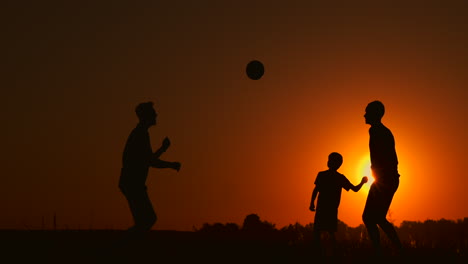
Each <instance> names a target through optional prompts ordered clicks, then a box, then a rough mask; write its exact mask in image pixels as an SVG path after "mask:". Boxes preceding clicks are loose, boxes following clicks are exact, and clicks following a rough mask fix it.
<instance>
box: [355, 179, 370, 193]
mask: <svg viewBox="0 0 468 264" xmlns="http://www.w3.org/2000/svg"><path fill="white" fill-rule="evenodd" d="M366 182H367V177H366V176H364V177H362V180H361V182H360V183H359V184H358V185H355V186H354V185H353V187H351V190H353V191H354V192H358V191H359V190H361V187H362V185H364V183H366Z"/></svg>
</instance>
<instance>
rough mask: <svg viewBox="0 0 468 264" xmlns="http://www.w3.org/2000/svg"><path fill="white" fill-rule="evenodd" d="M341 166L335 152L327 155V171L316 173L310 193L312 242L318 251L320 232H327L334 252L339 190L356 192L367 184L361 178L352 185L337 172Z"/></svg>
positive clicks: (338, 155)
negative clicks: (313, 212)
mask: <svg viewBox="0 0 468 264" xmlns="http://www.w3.org/2000/svg"><path fill="white" fill-rule="evenodd" d="M341 164H343V157H342V156H341V154H339V153H337V152H332V153H331V154H330V155H328V163H327V165H328V168H329V169H328V170H326V171H321V172H319V173H318V175H317V178H316V179H315V188H314V190H313V192H312V199H311V201H310V207H309V209H310V210H311V211H316V213H315V220H314V242H315V244H316V246H317V247H318V248H319V249H320V235H321V233H322V231H327V232H328V233H329V234H330V238H331V240H332V243H333V248H334V250H335V247H336V241H335V232H336V229H337V223H338V207H339V205H340V200H341V189H345V190H346V191H349V190H350V189H351V190H353V191H354V192H357V191H359V190H360V189H361V187H362V185H363V184H364V183H366V182H367V177H363V178H362V180H361V182H360V183H359V184H358V185H356V186H355V185H353V184H352V183H351V182H350V181H349V180H348V179H347V178H346V176H344V175H343V174H341V173H339V172H338V171H337V170H338V168H340V166H341ZM317 195H318V201H317V210H315V204H314V203H315V199H316V197H317Z"/></svg>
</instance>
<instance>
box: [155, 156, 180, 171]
mask: <svg viewBox="0 0 468 264" xmlns="http://www.w3.org/2000/svg"><path fill="white" fill-rule="evenodd" d="M180 166H181V164H180V162H177V161H165V160H160V159H153V160H152V162H151V167H153V168H159V169H164V168H170V169H174V170H176V171H179V170H180Z"/></svg>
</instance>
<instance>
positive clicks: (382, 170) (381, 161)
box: [362, 101, 402, 255]
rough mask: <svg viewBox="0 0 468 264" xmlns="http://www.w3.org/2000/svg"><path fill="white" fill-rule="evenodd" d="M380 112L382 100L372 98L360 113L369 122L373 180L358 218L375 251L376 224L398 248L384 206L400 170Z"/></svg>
mask: <svg viewBox="0 0 468 264" xmlns="http://www.w3.org/2000/svg"><path fill="white" fill-rule="evenodd" d="M384 113H385V107H384V105H383V103H382V102H380V101H373V102H371V103H369V104H368V105H367V107H366V110H365V115H364V118H365V121H366V124H369V125H370V126H371V127H370V129H369V150H370V161H371V169H372V173H373V175H374V178H375V181H374V183H373V184H372V185H371V187H370V190H369V194H368V196H367V201H366V205H365V207H364V212H363V215H362V219H363V221H364V224H365V226H366V228H367V232H368V234H369V238H370V239H371V241H372V244H373V246H374V249H375V250H376V253H377V255H380V254H382V249H381V244H380V232H379V229H378V226H380V228H381V229H382V230H383V231H384V232H385V234H386V235H387V236H388V238H389V239H390V241H391V242H392V243H393V245H394V246H395V248H396V249H397V250H398V251H399V252H401V248H402V246H401V242H400V239H399V238H398V235H397V233H396V231H395V228H394V226H393V225H392V223H390V222H389V221H388V220H387V212H388V209H389V208H390V204H391V203H392V199H393V195H394V194H395V192H396V190H397V189H398V185H399V183H400V174H399V173H398V158H397V154H396V151H395V139H394V137H393V134H392V132H391V131H390V129H388V128H387V127H386V126H385V125H384V124H382V121H381V120H382V117H383V115H384Z"/></svg>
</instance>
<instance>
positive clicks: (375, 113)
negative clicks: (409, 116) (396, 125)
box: [364, 101, 385, 125]
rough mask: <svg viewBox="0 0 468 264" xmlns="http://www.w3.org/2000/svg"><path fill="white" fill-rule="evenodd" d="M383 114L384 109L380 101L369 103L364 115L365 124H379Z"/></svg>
mask: <svg viewBox="0 0 468 264" xmlns="http://www.w3.org/2000/svg"><path fill="white" fill-rule="evenodd" d="M384 113H385V107H384V105H383V104H382V102H380V101H373V102H370V103H369V104H368V105H367V107H366V113H365V114H364V118H365V119H366V124H369V125H373V124H378V123H380V122H381V120H382V117H383V115H384Z"/></svg>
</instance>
